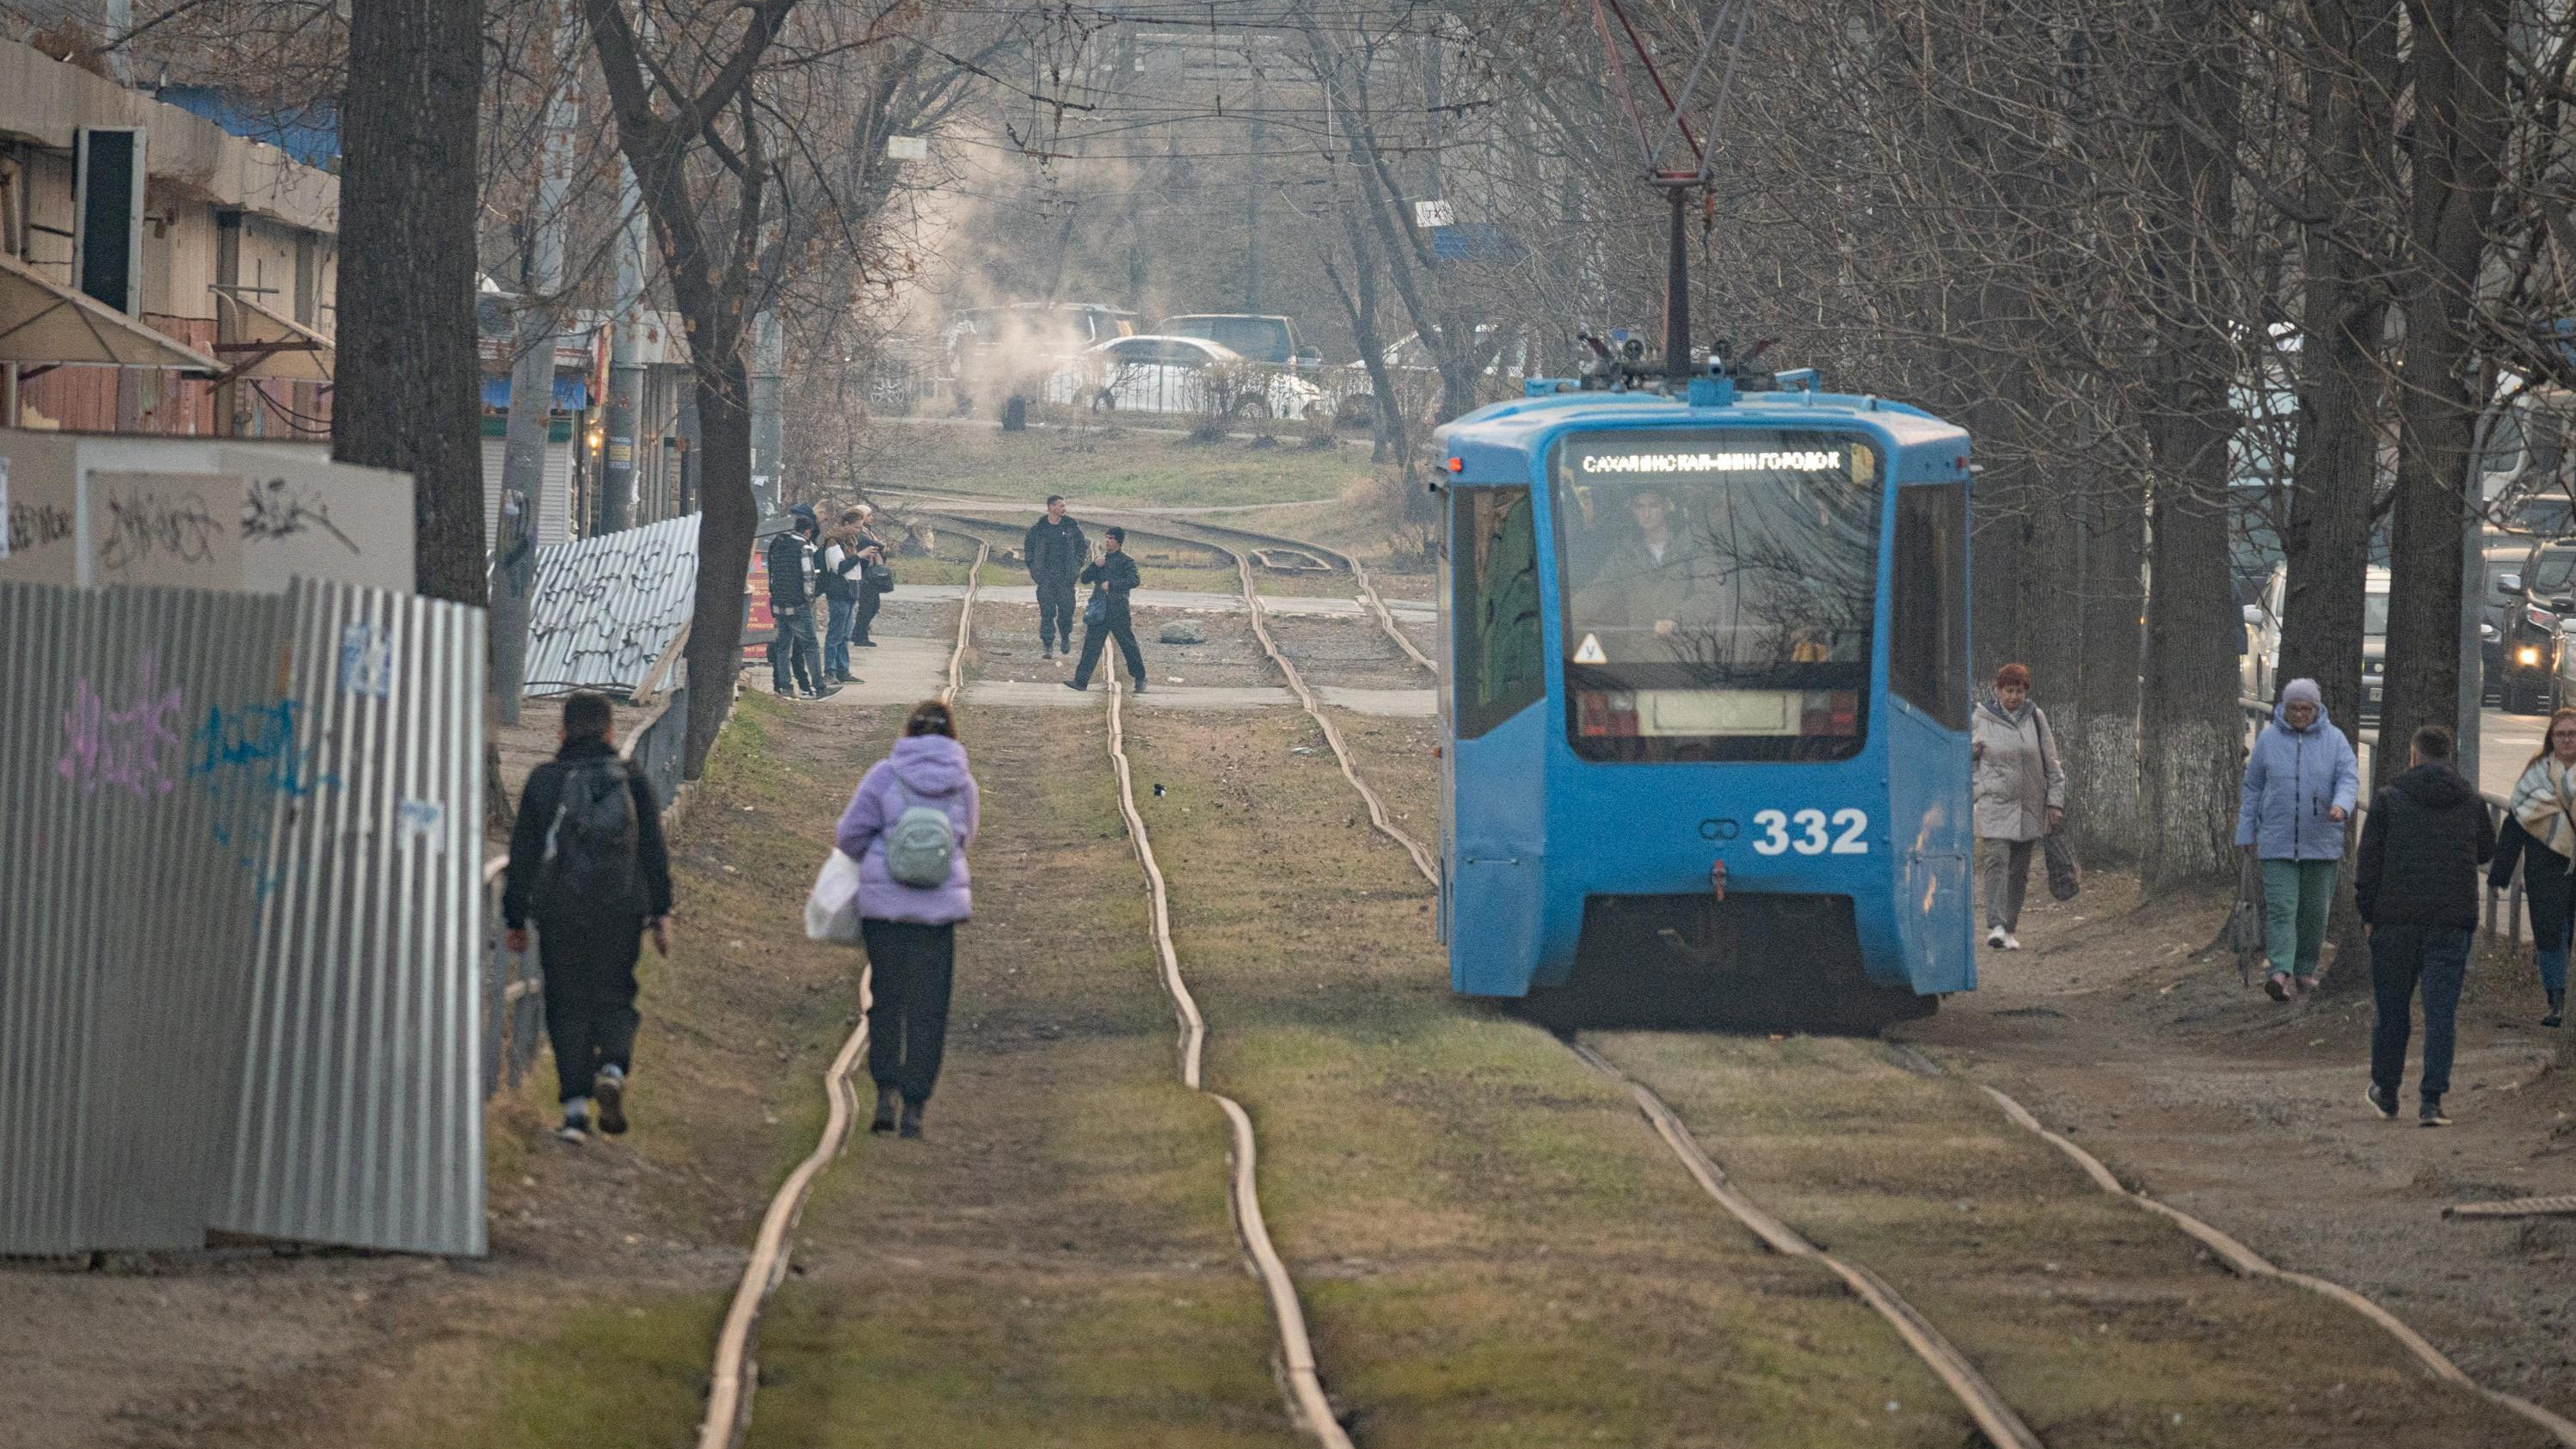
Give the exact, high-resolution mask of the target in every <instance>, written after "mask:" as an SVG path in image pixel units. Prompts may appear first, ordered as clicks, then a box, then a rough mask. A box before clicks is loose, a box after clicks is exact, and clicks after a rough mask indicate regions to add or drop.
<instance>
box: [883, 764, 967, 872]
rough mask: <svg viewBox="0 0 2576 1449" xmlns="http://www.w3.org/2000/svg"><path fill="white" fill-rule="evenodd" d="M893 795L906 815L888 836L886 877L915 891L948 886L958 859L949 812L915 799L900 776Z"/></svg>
mask: <svg viewBox="0 0 2576 1449" xmlns="http://www.w3.org/2000/svg"><path fill="white" fill-rule="evenodd" d="M887 773H889V774H892V773H893V772H892V771H888V772H887ZM894 793H895V798H896V799H898V800H900V801H902V802H903V813H902V814H901V815H898V816H896V817H895V821H894V828H893V829H891V830H888V831H887V832H886V833H885V864H886V874H887V875H889V876H892V877H894V881H895V884H897V885H907V886H911V887H912V888H914V889H915V890H936V889H938V888H939V887H941V886H944V885H946V884H948V871H949V867H950V866H951V865H952V864H954V863H955V861H956V859H957V827H956V826H955V825H953V824H951V823H949V819H948V812H947V811H945V810H941V809H938V808H936V807H934V806H929V805H924V804H922V803H921V802H920V801H918V800H916V799H914V798H913V795H912V791H910V790H908V789H906V788H905V787H904V783H903V777H902V776H900V775H897V776H895V778H894Z"/></svg>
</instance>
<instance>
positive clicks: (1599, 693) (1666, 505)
mask: <svg viewBox="0 0 2576 1449" xmlns="http://www.w3.org/2000/svg"><path fill="white" fill-rule="evenodd" d="M1880 463H1881V459H1880V455H1879V450H1878V448H1877V446H1876V445H1875V444H1874V443H1872V442H1870V441H1868V440H1867V439H1865V438H1862V437H1857V436H1853V435H1850V434H1842V433H1817V432H1788V431H1750V430H1734V429H1729V430H1727V431H1725V432H1708V431H1698V432H1687V433H1684V432H1604V433H1578V434H1574V435H1572V436H1569V437H1568V438H1566V439H1565V440H1564V441H1563V442H1562V443H1560V444H1559V445H1558V446H1557V449H1556V456H1555V458H1554V460H1553V465H1552V469H1551V472H1552V478H1553V488H1554V498H1553V500H1552V501H1553V503H1554V508H1553V509H1552V511H1553V512H1554V514H1555V516H1556V530H1557V538H1556V553H1557V562H1558V566H1559V568H1560V570H1561V577H1560V578H1559V580H1558V584H1559V587H1560V588H1561V589H1562V591H1563V593H1562V600H1563V614H1562V617H1563V619H1564V623H1565V649H1566V655H1567V659H1566V672H1565V677H1566V714H1567V718H1566V729H1567V732H1568V735H1569V737H1570V738H1571V740H1572V742H1573V745H1574V748H1575V751H1576V753H1578V754H1580V755H1582V756H1584V757H1585V758H1587V759H1595V760H1616V761H1670V760H1839V759H1847V758H1849V757H1850V756H1852V755H1854V754H1857V753H1858V752H1859V750H1860V747H1861V742H1862V740H1863V739H1864V738H1865V737H1866V735H1867V730H1868V709H1869V664H1870V635H1871V626H1872V620H1873V618H1874V615H1875V611H1876V606H1877V593H1878V583H1877V574H1878V535H1879V487H1880V478H1879V474H1880V471H1881V468H1880Z"/></svg>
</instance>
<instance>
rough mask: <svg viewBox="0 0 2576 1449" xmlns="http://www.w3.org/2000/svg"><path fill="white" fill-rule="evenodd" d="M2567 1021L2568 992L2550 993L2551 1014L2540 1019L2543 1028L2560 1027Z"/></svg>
mask: <svg viewBox="0 0 2576 1449" xmlns="http://www.w3.org/2000/svg"><path fill="white" fill-rule="evenodd" d="M2566 1019H2567V993H2566V992H2564V991H2553V992H2550V993H2549V1014H2548V1015H2547V1016H2544V1017H2542V1018H2541V1019H2540V1024H2541V1025H2542V1026H2550V1027H2554V1026H2556V1025H2558V1024H2559V1023H2560V1022H2562V1021H2565V1020H2566Z"/></svg>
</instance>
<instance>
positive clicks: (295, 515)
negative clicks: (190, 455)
mask: <svg viewBox="0 0 2576 1449" xmlns="http://www.w3.org/2000/svg"><path fill="white" fill-rule="evenodd" d="M312 528H319V529H321V530H322V531H323V532H325V533H327V534H329V535H331V536H332V537H333V538H336V539H338V540H340V544H341V546H342V547H344V548H346V549H348V550H349V552H351V553H357V552H359V551H360V550H359V548H358V541H357V540H356V539H353V538H351V537H349V535H347V534H346V533H343V532H341V531H340V527H339V525H337V524H335V523H333V522H332V521H331V505H330V504H328V503H326V502H324V501H323V499H322V490H321V489H320V488H318V487H315V486H313V485H311V484H302V485H292V484H289V483H288V482H287V481H286V480H285V479H283V478H271V479H269V480H268V481H267V482H265V483H263V482H261V481H260V480H258V479H256V478H253V479H251V480H250V481H249V483H248V484H247V485H246V486H245V488H244V491H243V494H242V524H241V531H242V537H244V538H260V539H281V538H293V537H294V536H295V535H297V534H299V533H302V532H304V531H306V530H307V529H312Z"/></svg>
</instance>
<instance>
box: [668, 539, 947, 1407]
mask: <svg viewBox="0 0 2576 1449" xmlns="http://www.w3.org/2000/svg"><path fill="white" fill-rule="evenodd" d="M990 554H991V549H990V547H989V546H979V547H978V548H977V550H976V554H975V568H974V569H970V570H969V571H968V573H967V582H966V597H965V600H964V601H963V602H962V603H961V604H959V606H958V609H957V639H956V642H955V644H954V645H953V646H952V647H951V648H950V649H949V652H948V681H947V683H946V684H944V685H942V686H941V687H940V690H939V698H940V699H941V700H942V701H943V702H947V703H954V702H955V700H956V698H957V691H958V689H959V688H960V687H961V685H962V684H963V682H964V679H965V667H966V646H967V643H968V641H969V640H971V639H972V638H973V637H974V629H975V594H976V583H975V577H976V573H977V572H978V571H980V570H981V568H982V566H983V564H984V561H985V559H986V558H988V557H989V556H990ZM867 1008H868V977H867V968H866V967H865V966H864V965H862V966H861V967H860V972H859V1024H858V1026H857V1027H856V1028H854V1029H853V1030H852V1031H851V1032H850V1035H849V1037H848V1039H847V1040H845V1041H843V1042H842V1043H841V1049H840V1050H839V1051H837V1052H835V1053H833V1055H832V1063H831V1065H830V1066H829V1067H827V1068H825V1069H824V1072H823V1096H824V1100H825V1103H826V1106H827V1110H826V1114H825V1117H824V1121H823V1131H822V1135H821V1136H820V1137H818V1138H817V1139H816V1140H815V1143H814V1150H813V1151H812V1152H809V1153H807V1154H806V1155H805V1159H804V1161H802V1162H799V1163H798V1164H796V1169H795V1171H793V1172H790V1173H789V1174H788V1175H787V1180H786V1181H785V1182H784V1183H781V1184H780V1185H779V1188H778V1192H777V1194H776V1195H775V1196H773V1197H772V1198H771V1199H770V1200H769V1207H768V1209H767V1210H766V1211H765V1212H763V1213H762V1214H761V1219H760V1231H759V1232H758V1233H757V1234H756V1235H755V1236H754V1237H753V1239H752V1245H751V1260H750V1261H749V1262H747V1263H745V1264H744V1265H743V1270H742V1278H741V1280H740V1282H738V1283H737V1284H736V1285H735V1287H734V1293H733V1299H732V1302H731V1303H730V1304H728V1305H727V1307H726V1309H725V1318H724V1326H723V1327H722V1328H720V1329H718V1330H717V1333H716V1349H715V1359H714V1362H713V1364H712V1365H711V1366H710V1368H709V1370H708V1375H707V1413H706V1417H705V1418H704V1419H703V1420H701V1421H700V1422H699V1425H698V1441H697V1442H698V1449H734V1446H736V1445H738V1444H740V1443H741V1442H742V1437H743V1434H744V1432H745V1431H746V1430H748V1429H749V1428H750V1427H751V1404H752V1394H753V1392H754V1390H755V1389H757V1388H758V1387H759V1374H758V1370H757V1368H756V1365H755V1357H754V1352H755V1349H756V1347H757V1340H758V1336H759V1332H760V1315H761V1310H762V1309H763V1308H765V1307H766V1306H767V1305H768V1303H769V1298H770V1295H771V1294H773V1293H775V1292H776V1291H777V1290H778V1285H779V1283H780V1282H781V1281H783V1280H784V1279H785V1278H786V1276H787V1265H788V1258H789V1250H790V1240H791V1239H792V1238H793V1237H794V1236H795V1233H796V1223H797V1220H798V1218H800V1217H801V1216H803V1214H804V1211H805V1203H806V1200H807V1199H808V1198H810V1197H811V1196H812V1195H813V1191H814V1184H815V1182H816V1181H817V1180H818V1179H820V1178H821V1177H822V1175H823V1173H824V1171H825V1169H827V1168H829V1167H830V1166H831V1165H832V1160H833V1159H834V1158H836V1157H838V1156H840V1155H841V1152H842V1150H843V1149H845V1148H846V1147H848V1146H849V1142H850V1125H851V1123H853V1122H855V1121H856V1120H857V1119H858V1111H859V1099H858V1089H857V1087H856V1086H855V1085H854V1083H853V1081H852V1078H853V1076H854V1074H855V1073H856V1072H857V1070H858V1065H859V1060H860V1058H862V1057H863V1056H865V1055H866V1054H867V1049H868V1012H867Z"/></svg>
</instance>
